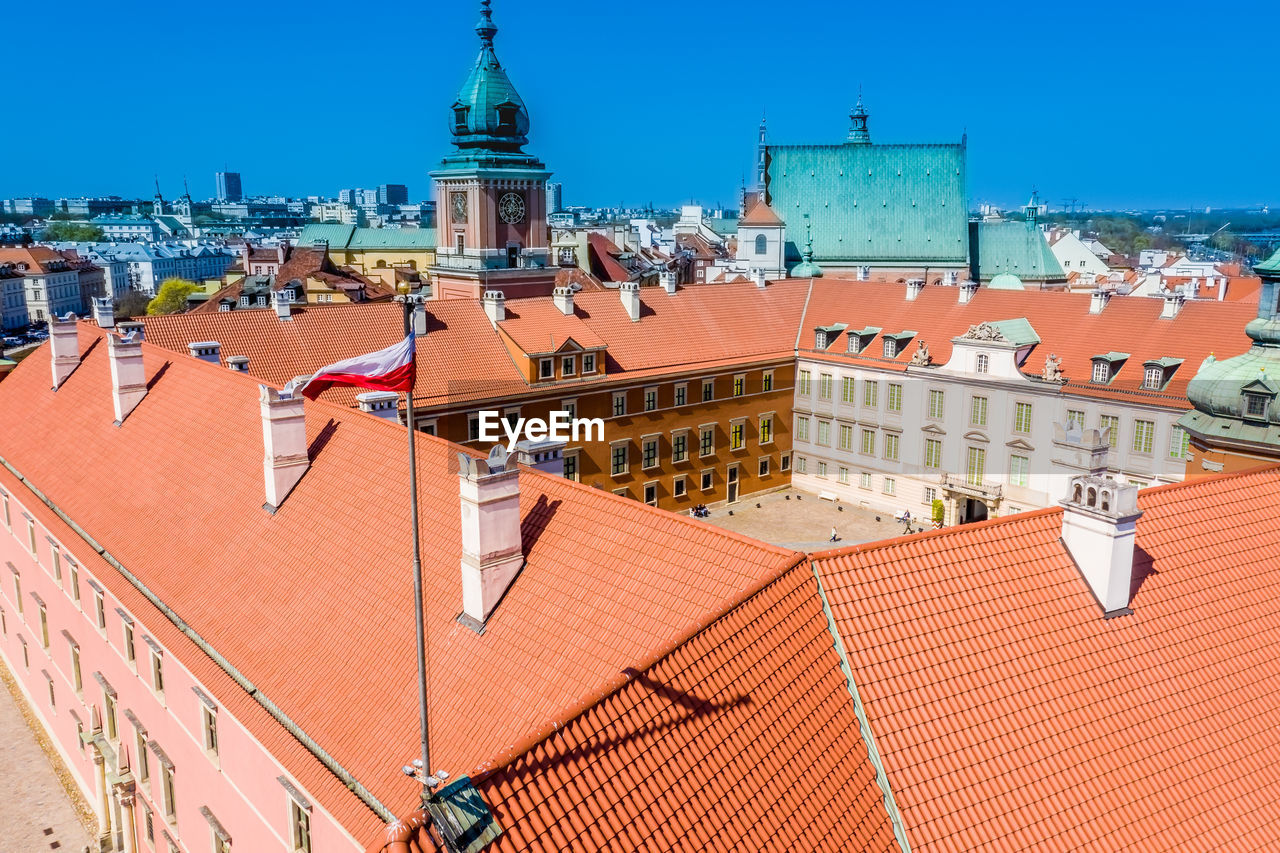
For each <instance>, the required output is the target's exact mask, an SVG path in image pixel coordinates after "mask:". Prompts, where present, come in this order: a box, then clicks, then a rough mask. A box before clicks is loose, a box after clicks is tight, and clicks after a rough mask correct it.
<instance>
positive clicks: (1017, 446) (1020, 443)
mask: <svg viewBox="0 0 1280 853" xmlns="http://www.w3.org/2000/svg"><path fill="white" fill-rule="evenodd" d="M1004 446H1005V447H1009V448H1012V449H1014V450H1025V451H1027V452H1028V453H1035V451H1036V449H1035V448H1034V447H1032V446H1031V444H1030V443H1029V442H1027V441H1024V440H1023V439H1021V438H1015V439H1014V440H1013V441H1006V442H1005V445H1004Z"/></svg>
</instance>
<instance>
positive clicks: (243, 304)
mask: <svg viewBox="0 0 1280 853" xmlns="http://www.w3.org/2000/svg"><path fill="white" fill-rule="evenodd" d="M240 307H241V308H248V307H249V297H248V296H241V297H240Z"/></svg>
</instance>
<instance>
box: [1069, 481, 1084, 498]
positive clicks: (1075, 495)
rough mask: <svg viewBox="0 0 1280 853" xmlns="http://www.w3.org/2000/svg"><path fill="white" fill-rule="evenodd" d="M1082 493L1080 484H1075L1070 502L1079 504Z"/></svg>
mask: <svg viewBox="0 0 1280 853" xmlns="http://www.w3.org/2000/svg"><path fill="white" fill-rule="evenodd" d="M1082 491H1083V489H1082V488H1081V486H1080V484H1079V483H1076V491H1075V494H1073V495H1072V496H1071V500H1072V501H1074V502H1075V503H1080V497H1081V493H1082Z"/></svg>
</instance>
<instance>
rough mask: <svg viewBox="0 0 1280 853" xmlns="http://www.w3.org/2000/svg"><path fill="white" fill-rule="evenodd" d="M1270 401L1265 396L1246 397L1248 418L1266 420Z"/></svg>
mask: <svg viewBox="0 0 1280 853" xmlns="http://www.w3.org/2000/svg"><path fill="white" fill-rule="evenodd" d="M1270 402H1271V401H1270V399H1269V398H1268V397H1266V396H1265V395H1263V394H1245V395H1244V414H1245V417H1247V418H1258V419H1260V420H1261V419H1265V418H1266V416H1267V405H1268V404H1269V403H1270Z"/></svg>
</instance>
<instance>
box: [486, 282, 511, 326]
mask: <svg viewBox="0 0 1280 853" xmlns="http://www.w3.org/2000/svg"><path fill="white" fill-rule="evenodd" d="M480 304H482V305H483V306H484V313H485V316H486V317H488V318H489V324H490V325H491V326H493V327H494V328H495V329H496V328H497V327H498V324H499V323H501V322H502V321H503V320H505V319H507V298H506V297H505V296H503V295H502V291H501V290H486V291H485V292H484V296H483V297H482V298H481V299H480Z"/></svg>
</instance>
